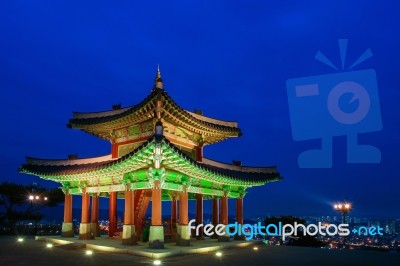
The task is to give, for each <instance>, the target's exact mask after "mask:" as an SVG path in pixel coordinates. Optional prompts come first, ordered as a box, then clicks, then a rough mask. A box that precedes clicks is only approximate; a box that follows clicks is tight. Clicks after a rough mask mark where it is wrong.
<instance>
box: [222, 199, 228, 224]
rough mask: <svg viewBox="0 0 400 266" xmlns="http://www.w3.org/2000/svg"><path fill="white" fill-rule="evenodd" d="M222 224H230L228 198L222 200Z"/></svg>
mask: <svg viewBox="0 0 400 266" xmlns="http://www.w3.org/2000/svg"><path fill="white" fill-rule="evenodd" d="M221 224H224V225H227V224H228V197H226V196H224V197H222V198H221Z"/></svg>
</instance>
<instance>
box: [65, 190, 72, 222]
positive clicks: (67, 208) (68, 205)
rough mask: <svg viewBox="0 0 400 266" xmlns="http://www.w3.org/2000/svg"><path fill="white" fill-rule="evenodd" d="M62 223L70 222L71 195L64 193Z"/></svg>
mask: <svg viewBox="0 0 400 266" xmlns="http://www.w3.org/2000/svg"><path fill="white" fill-rule="evenodd" d="M64 223H72V195H71V194H65V197H64Z"/></svg>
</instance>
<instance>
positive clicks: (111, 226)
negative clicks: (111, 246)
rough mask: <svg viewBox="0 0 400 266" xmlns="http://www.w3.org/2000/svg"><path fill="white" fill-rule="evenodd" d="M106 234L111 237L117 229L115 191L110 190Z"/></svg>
mask: <svg viewBox="0 0 400 266" xmlns="http://www.w3.org/2000/svg"><path fill="white" fill-rule="evenodd" d="M109 203H110V204H109V223H108V236H109V237H113V236H114V234H115V232H116V230H117V192H115V191H113V192H110V202H109Z"/></svg>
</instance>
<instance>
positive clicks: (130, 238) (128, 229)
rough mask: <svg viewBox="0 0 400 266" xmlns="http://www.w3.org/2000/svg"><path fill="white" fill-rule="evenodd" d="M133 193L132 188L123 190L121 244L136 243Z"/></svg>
mask: <svg viewBox="0 0 400 266" xmlns="http://www.w3.org/2000/svg"><path fill="white" fill-rule="evenodd" d="M134 201H135V195H134V192H133V191H132V190H126V191H125V209H124V227H123V230H122V244H123V245H133V244H135V243H136V230H135V215H134V206H135V202H134Z"/></svg>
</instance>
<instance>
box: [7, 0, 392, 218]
mask: <svg viewBox="0 0 400 266" xmlns="http://www.w3.org/2000/svg"><path fill="white" fill-rule="evenodd" d="M189 2H190V3H189ZM278 2H279V1H278ZM399 10H400V6H399V4H398V3H396V1H374V2H373V1H320V2H316V1H304V2H303V1H293V2H286V3H285V4H281V3H279V4H278V3H272V2H270V1H251V2H249V1H247V2H245V3H239V1H197V2H196V3H194V1H144V3H140V4H133V3H131V1H126V2H121V1H117V2H116V1H109V2H108V3H105V2H104V1H85V2H84V3H82V1H76V2H74V1H2V2H1V3H0V90H1V94H0V95H1V96H0V112H1V116H0V125H1V133H0V134H1V137H0V141H1V143H0V147H1V153H0V167H1V168H0V180H12V181H15V182H24V183H31V182H38V183H41V184H48V185H50V184H49V183H45V182H43V181H40V180H39V179H38V178H35V177H32V176H27V175H22V174H19V173H17V168H18V166H19V165H20V164H22V163H23V162H24V156H25V155H29V156H34V157H44V158H65V157H66V156H67V154H71V153H78V154H79V156H80V157H87V156H97V155H102V154H106V153H108V152H109V151H110V144H109V143H107V142H106V141H102V140H99V139H96V138H95V137H93V136H91V135H88V134H85V133H83V132H79V131H77V130H71V129H67V128H66V123H67V121H68V119H69V118H70V117H71V115H72V111H100V110H105V109H110V108H111V105H112V104H116V103H122V105H123V106H129V105H132V104H136V103H138V102H139V101H141V100H142V99H143V98H144V97H146V96H147V94H148V93H149V92H150V90H151V88H152V85H153V79H154V74H155V70H156V66H157V64H158V63H159V64H160V66H161V71H162V75H163V79H164V83H165V88H166V90H167V91H168V93H169V94H170V95H171V96H172V98H173V99H174V100H175V101H176V102H177V103H178V104H179V105H181V106H182V107H183V108H186V109H189V110H193V109H195V108H198V109H202V110H203V111H204V114H205V115H207V116H211V117H215V118H220V119H225V120H237V121H239V125H240V127H241V129H242V130H243V133H244V136H243V137H242V138H238V139H233V140H228V141H225V142H223V143H219V144H216V145H213V146H212V147H206V148H205V156H206V157H209V158H212V159H216V160H220V161H226V162H230V161H231V160H232V159H236V160H242V161H243V163H244V164H247V165H275V164H276V165H278V167H279V170H280V172H281V174H282V175H283V176H284V177H285V179H284V181H282V182H278V183H273V184H270V185H267V186H265V187H261V188H256V189H252V190H251V191H250V193H249V194H248V195H247V196H246V199H245V208H246V209H245V213H246V215H248V216H250V215H256V214H260V215H264V213H265V212H266V211H270V212H271V213H272V214H275V215H279V214H333V211H332V208H331V206H330V204H331V203H332V202H334V201H335V200H342V199H344V198H347V199H349V200H351V201H352V202H354V205H355V210H354V214H355V215H362V216H400V208H399V205H398V203H399V201H398V193H399V188H400V181H399V179H400V175H399V171H398V169H399V167H398V165H399V163H398V161H399V159H400V156H399V155H400V143H399V137H398V134H399V132H400V131H399V129H400V127H399V121H400V119H399V115H400V112H399V102H400V90H399V88H398V87H399V86H398V83H399V77H400V75H399V74H400V71H399V67H398V64H399V61H400V48H399V47H400V36H399V33H400V21H399V19H400V18H399V15H398V11H399ZM340 38H346V39H349V47H348V56H347V60H348V62H353V61H354V60H355V59H356V58H357V57H358V56H359V55H360V54H361V53H362V52H364V51H365V50H366V49H367V48H371V50H372V51H373V53H374V56H373V57H372V58H371V59H369V60H368V61H366V62H364V63H362V64H360V65H359V66H357V67H356V68H355V69H357V70H361V69H368V68H373V69H375V70H376V73H377V79H378V89H379V94H380V95H379V96H380V104H381V113H382V123H383V130H382V131H380V132H375V133H368V134H364V135H362V136H361V137H360V139H361V141H362V142H364V143H368V144H371V145H375V146H376V147H378V148H379V149H380V150H381V151H382V162H381V163H380V164H353V165H351V164H347V163H346V153H345V138H344V137H338V138H335V139H334V144H335V148H334V164H333V168H332V169H299V167H298V165H297V156H298V154H299V153H300V152H301V151H303V150H306V149H309V148H312V147H313V145H314V146H315V145H317V144H318V143H317V142H313V141H306V142H295V141H293V139H292V135H291V127H290V116H289V108H288V101H287V94H286V84H285V83H286V80H287V79H289V78H296V77H303V76H313V75H321V74H329V73H335V70H333V69H331V68H329V67H327V66H325V65H323V64H321V63H320V62H318V61H316V60H315V59H314V56H315V54H316V52H317V51H318V50H321V51H323V52H324V54H326V55H327V56H328V57H329V58H330V59H331V60H332V61H333V62H334V63H335V64H338V65H339V62H340V57H339V50H338V45H337V39H340ZM310 108H312V106H310ZM232 203H233V202H232ZM230 205H231V207H234V206H233V204H230ZM232 210H233V208H232Z"/></svg>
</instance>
